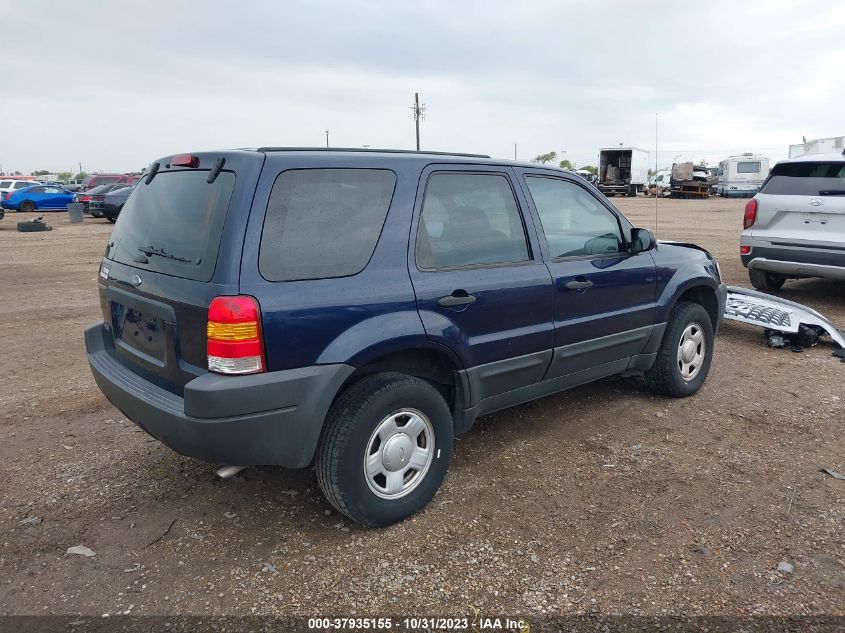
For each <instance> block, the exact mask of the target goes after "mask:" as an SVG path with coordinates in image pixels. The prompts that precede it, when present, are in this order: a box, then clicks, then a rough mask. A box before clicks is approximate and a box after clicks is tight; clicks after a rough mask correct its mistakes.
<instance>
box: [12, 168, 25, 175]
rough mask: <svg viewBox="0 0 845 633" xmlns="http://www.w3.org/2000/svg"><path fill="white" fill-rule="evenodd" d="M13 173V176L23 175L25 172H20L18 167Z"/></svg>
mask: <svg viewBox="0 0 845 633" xmlns="http://www.w3.org/2000/svg"><path fill="white" fill-rule="evenodd" d="M12 175H13V176H23V174H22V173H21V172H19V171H18V170H17V169H16V170H15V171H14V173H13V174H12Z"/></svg>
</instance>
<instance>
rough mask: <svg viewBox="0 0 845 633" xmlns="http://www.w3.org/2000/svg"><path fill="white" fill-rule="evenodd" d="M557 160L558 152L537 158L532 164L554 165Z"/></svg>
mask: <svg viewBox="0 0 845 633" xmlns="http://www.w3.org/2000/svg"><path fill="white" fill-rule="evenodd" d="M556 160H557V152H549V153H548V154H540V155H539V156H535V157H534V158H533V159H532V160H531V162H532V163H540V164H541V165H545V164H546V163H553V162H555V161H556Z"/></svg>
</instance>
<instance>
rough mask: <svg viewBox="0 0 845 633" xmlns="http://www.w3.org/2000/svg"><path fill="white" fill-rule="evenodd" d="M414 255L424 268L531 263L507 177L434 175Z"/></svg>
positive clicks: (429, 181) (428, 189)
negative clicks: (528, 261)
mask: <svg viewBox="0 0 845 633" xmlns="http://www.w3.org/2000/svg"><path fill="white" fill-rule="evenodd" d="M416 258H417V266H418V267H419V268H420V269H421V270H434V269H441V268H451V267H455V266H475V265H485V264H486V265H489V264H505V263H511V262H523V261H527V260H528V259H529V254H528V243H527V242H526V240H525V228H524V226H523V224H522V218H521V216H520V214H519V209H518V208H517V206H516V200H515V199H514V195H513V190H512V189H511V186H510V183H509V181H508V179H507V178H506V177H505V176H502V175H499V174H466V173H456V172H441V173H436V174H433V175H432V176H431V177H430V178H429V179H428V184H427V186H426V190H425V198H424V199H423V207H422V214H421V216H420V225H419V229H418V231H417V246H416Z"/></svg>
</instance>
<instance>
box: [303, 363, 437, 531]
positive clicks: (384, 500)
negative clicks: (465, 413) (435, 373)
mask: <svg viewBox="0 0 845 633" xmlns="http://www.w3.org/2000/svg"><path fill="white" fill-rule="evenodd" d="M453 434H454V431H453V427H452V416H451V413H450V411H449V407H448V406H447V405H446V401H445V400H444V399H443V396H442V395H441V394H440V392H439V391H437V389H435V388H434V387H433V386H432V385H431V384H429V383H428V382H426V381H424V380H421V379H420V378H415V377H413V376H407V375H405V374H398V373H385V374H375V375H373V376H367V377H366V378H363V379H362V380H360V381H359V382H357V383H355V384H354V385H353V386H352V387H350V388H349V389H348V390H347V391H346V392H345V393H343V394H342V395H341V396H340V397H339V398H338V399H337V400H336V401H335V403H334V404H333V405H332V407H331V409H330V410H329V413H328V415H327V417H326V427H325V429H324V431H323V437H322V438H321V440H320V446H319V448H318V452H317V460H316V462H317V463H316V470H317V481H318V483H319V485H320V489H321V490H322V491H323V494H325V496H326V498H327V499H328V500H329V502H330V503H331V504H332V505H333V506H334V507H335V508H336V509H337V510H338V511H340V512H342V513H343V514H345V515H346V516H348V517H349V518H351V519H354V520H355V521H358V522H359V523H363V524H364V525H368V526H384V525H390V524H391V523H396V522H397V521H401V520H402V519H405V518H407V517H409V516H410V515H412V514H414V513H415V512H417V511H418V510H420V509H421V508H422V507H423V506H425V504H426V503H428V502H429V500H430V499H431V498H432V497H433V496H434V494H435V493H436V492H437V489H438V488H439V487H440V484H441V482H442V481H443V477H444V476H445V474H446V468H447V466H448V464H449V458H450V456H451V454H452V439H453Z"/></svg>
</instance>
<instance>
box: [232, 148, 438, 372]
mask: <svg viewBox="0 0 845 633" xmlns="http://www.w3.org/2000/svg"><path fill="white" fill-rule="evenodd" d="M307 168H356V169H387V170H390V171H392V172H393V173H394V174H395V175H396V187H395V190H394V193H393V199H392V201H391V204H390V207H389V210H388V213H387V217H386V219H385V223H384V226H383V228H382V231H381V235H380V236H379V239H378V241H377V243H376V247H375V251H374V252H373V255H372V258H371V259H370V262H369V264H368V265H367V266H366V267H365V268H364V270H363V271H361V272H360V273H358V274H357V275H352V276H348V277H337V278H331V279H314V280H303V281H283V282H271V281H267V280H265V279H264V278H263V277H262V276H261V273H260V271H259V267H258V255H259V247H260V243H261V233H262V228H263V225H264V216H265V214H266V210H267V204H268V202H269V199H270V193H271V191H272V188H273V185H274V183H275V181H276V178H277V177H278V175H279V174H280V173H282V172H283V171H285V170H288V169H307ZM419 169H420V167H419V165H418V163H417V162H416V161H413V160H401V161H395V160H389V159H385V158H384V157H383V156H379V155H367V154H364V155H354V154H353V155H351V156H350V155H349V154H346V155H344V154H331V153H325V152H323V153H316V152H315V153H314V154H301V153H298V154H296V155H293V154H291V153H286V152H278V153H273V152H271V153H268V155H267V160H266V162H265V165H264V169H263V171H262V174H261V178H260V180H259V183H258V187H257V189H256V193H255V201H254V204H253V210H252V213H251V215H250V219H249V226H248V227H247V231H246V237H245V242H244V248H243V259H242V262H241V284H240V288H241V293H243V294H248V295H252V296H254V297H255V298H256V299H257V300H258V302H259V305H260V306H261V314H262V326H263V335H264V346H265V354H266V357H267V365H268V368H269V369H270V370H271V371H278V370H282V369H290V368H295V367H304V366H307V365H314V364H328V363H348V364H352V365H355V366H360V365H361V364H364V363H366V362H367V361H368V360H370V359H372V358H375V357H377V356H381V355H383V354H387V353H390V352H393V351H400V350H403V349H408V348H413V347H431V346H433V343H432V342H431V341H429V340H428V339H427V338H426V336H425V331H424V329H423V327H422V323H421V321H420V319H419V315H418V313H417V310H416V298H415V295H414V290H413V287H412V285H411V279H410V276H409V274H408V269H407V263H406V256H407V250H408V239H409V235H410V225H411V214H412V210H413V206H414V199H415V196H416V188H417V182H418V179H419Z"/></svg>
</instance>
